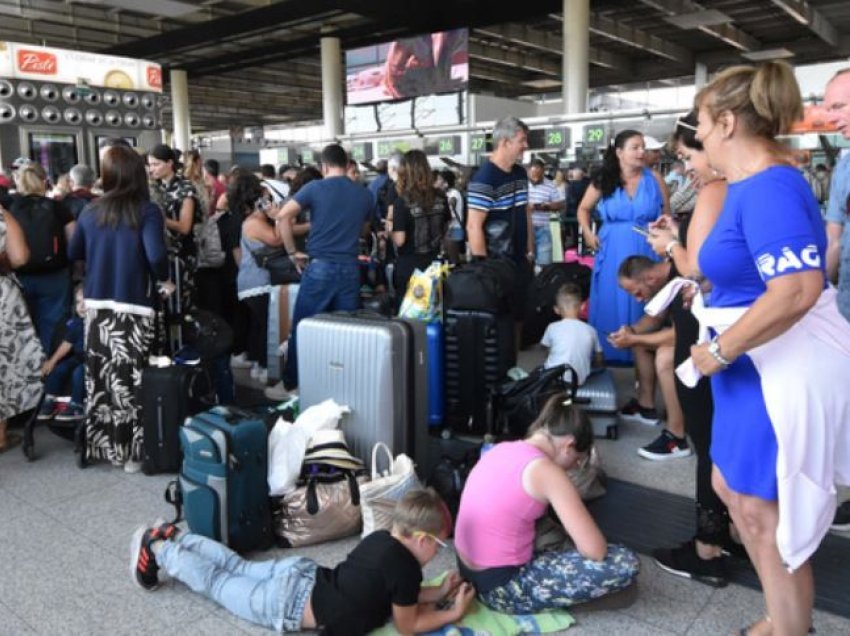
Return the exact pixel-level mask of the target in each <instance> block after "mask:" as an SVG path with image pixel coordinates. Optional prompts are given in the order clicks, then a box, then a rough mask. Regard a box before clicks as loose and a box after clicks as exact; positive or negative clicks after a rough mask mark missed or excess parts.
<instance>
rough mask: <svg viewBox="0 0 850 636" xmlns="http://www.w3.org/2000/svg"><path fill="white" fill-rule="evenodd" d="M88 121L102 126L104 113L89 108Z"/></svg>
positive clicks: (92, 124)
mask: <svg viewBox="0 0 850 636" xmlns="http://www.w3.org/2000/svg"><path fill="white" fill-rule="evenodd" d="M86 122H88V124H89V125H90V126H100V125H101V124H102V123H103V114H102V113H101V112H100V111H99V110H94V109H90V110H87V111H86Z"/></svg>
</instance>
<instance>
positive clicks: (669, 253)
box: [664, 239, 681, 259]
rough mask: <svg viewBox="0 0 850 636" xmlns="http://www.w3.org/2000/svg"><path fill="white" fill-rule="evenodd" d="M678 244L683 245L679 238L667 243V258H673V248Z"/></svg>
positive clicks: (665, 248) (665, 249)
mask: <svg viewBox="0 0 850 636" xmlns="http://www.w3.org/2000/svg"><path fill="white" fill-rule="evenodd" d="M677 245H681V243H680V242H679V239H673V240H672V241H670V242H669V243H667V245H666V246H665V247H664V252H665V253H666V254H667V258H669V259H672V258H673V248H674V247H676V246H677Z"/></svg>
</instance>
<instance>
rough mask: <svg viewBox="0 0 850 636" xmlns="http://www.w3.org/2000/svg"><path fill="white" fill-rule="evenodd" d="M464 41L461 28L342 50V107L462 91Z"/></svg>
mask: <svg viewBox="0 0 850 636" xmlns="http://www.w3.org/2000/svg"><path fill="white" fill-rule="evenodd" d="M468 43H469V31H468V30H467V29H453V30H451V31H440V32H438V33H426V34H424V35H417V36H414V37H410V38H402V39H400V40H395V41H393V42H385V43H384V44H375V45H372V46H364V47H362V48H359V49H352V50H350V51H346V53H345V76H346V100H347V103H348V105H349V106H353V105H357V104H373V103H376V102H386V101H395V100H401V99H408V98H411V97H419V96H420V95H434V94H437V93H452V92H456V91H461V90H464V89H466V87H467V85H468V84H469V51H468Z"/></svg>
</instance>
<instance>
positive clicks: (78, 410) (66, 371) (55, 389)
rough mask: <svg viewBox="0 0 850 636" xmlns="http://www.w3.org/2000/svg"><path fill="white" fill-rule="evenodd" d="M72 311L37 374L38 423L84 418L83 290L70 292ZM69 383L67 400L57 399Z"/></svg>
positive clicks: (79, 288) (84, 310) (63, 393)
mask: <svg viewBox="0 0 850 636" xmlns="http://www.w3.org/2000/svg"><path fill="white" fill-rule="evenodd" d="M74 309H75V312H76V315H75V316H74V317H73V318H71V319H70V320H68V322H66V323H65V333H64V334H63V336H62V342H61V343H60V344H59V346H58V347H56V351H54V352H53V355H52V356H50V358H49V359H48V360H47V361H46V362H45V363H44V365H43V366H42V368H41V374H42V375H43V376H45V377H46V379H45V381H44V391H45V396H44V402H43V403H42V405H41V409H40V410H39V412H38V419H39V420H49V419H54V418H55V419H57V420H59V421H66V422H73V421H77V420H82V419H83V418H84V417H85V416H86V407H85V401H86V382H85V379H86V364H85V360H86V357H85V356H86V349H85V325H84V318H85V315H86V306H85V302H84V299H83V288H82V286H77V287H76V289H74ZM69 378H70V381H71V401H70V402H63V401H60V400H57V398H58V397H59V396H61V395H65V394H66V392H65V389H66V386H67V384H68V380H69Z"/></svg>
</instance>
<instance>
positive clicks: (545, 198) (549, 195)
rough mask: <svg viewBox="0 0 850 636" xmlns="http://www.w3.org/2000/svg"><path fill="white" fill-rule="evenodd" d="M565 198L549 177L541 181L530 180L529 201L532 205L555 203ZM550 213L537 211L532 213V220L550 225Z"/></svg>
mask: <svg viewBox="0 0 850 636" xmlns="http://www.w3.org/2000/svg"><path fill="white" fill-rule="evenodd" d="M563 200H564V195H562V194H561V193H560V192H559V191H558V188H556V187H555V184H554V183H552V182H551V181H549V179H543V180H541V181H540V183H533V182H532V181H529V182H528V202H529V203H530V204H531V205H534V204H535V203H554V202H555V201H563ZM550 214H551V212H543V211H540V212H537V211H535V212H533V213H532V215H531V221H532V223H534V225H536V226H546V225H549V215H550Z"/></svg>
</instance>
